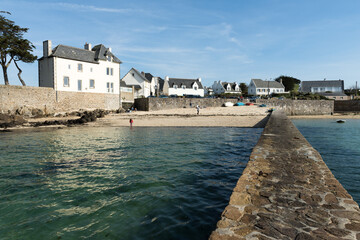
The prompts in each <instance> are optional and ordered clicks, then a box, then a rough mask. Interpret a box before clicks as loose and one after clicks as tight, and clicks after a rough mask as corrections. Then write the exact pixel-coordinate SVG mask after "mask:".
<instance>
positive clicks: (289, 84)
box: [275, 75, 301, 92]
mask: <svg viewBox="0 0 360 240" xmlns="http://www.w3.org/2000/svg"><path fill="white" fill-rule="evenodd" d="M281 80H282V84H283V85H284V87H285V91H286V92H289V91H294V90H295V91H297V90H298V89H297V88H298V86H299V84H300V83H301V81H300V80H299V79H297V78H294V77H289V76H284V75H281V76H280V77H277V78H275V81H277V82H280V81H281Z"/></svg>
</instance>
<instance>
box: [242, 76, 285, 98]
mask: <svg viewBox="0 0 360 240" xmlns="http://www.w3.org/2000/svg"><path fill="white" fill-rule="evenodd" d="M279 93H285V87H284V85H283V84H282V82H277V81H263V80H261V79H251V81H250V84H249V87H248V94H249V95H253V96H270V95H272V94H279Z"/></svg>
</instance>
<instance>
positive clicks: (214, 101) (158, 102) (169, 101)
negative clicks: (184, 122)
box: [135, 98, 238, 111]
mask: <svg viewBox="0 0 360 240" xmlns="http://www.w3.org/2000/svg"><path fill="white" fill-rule="evenodd" d="M225 102H232V103H237V102H238V100H237V99H226V98H225V99H224V98H139V99H135V107H136V108H137V109H138V110H141V111H156V110H164V109H175V108H190V104H191V106H192V107H195V106H196V105H199V106H201V107H221V106H222V105H223V104H224V103H225Z"/></svg>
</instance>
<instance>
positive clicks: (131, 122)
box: [129, 118, 134, 128]
mask: <svg viewBox="0 0 360 240" xmlns="http://www.w3.org/2000/svg"><path fill="white" fill-rule="evenodd" d="M129 122H130V128H132V124H133V122H134V120H132V118H130V121H129Z"/></svg>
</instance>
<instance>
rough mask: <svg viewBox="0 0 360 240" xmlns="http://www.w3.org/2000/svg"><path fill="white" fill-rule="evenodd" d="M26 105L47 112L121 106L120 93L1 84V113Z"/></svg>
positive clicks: (13, 110) (116, 107) (12, 111)
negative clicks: (57, 89) (84, 91)
mask: <svg viewBox="0 0 360 240" xmlns="http://www.w3.org/2000/svg"><path fill="white" fill-rule="evenodd" d="M24 106H26V107H27V108H37V109H40V110H42V111H44V112H45V113H55V112H69V111H76V110H80V109H97V108H100V109H105V110H115V109H118V108H119V95H116V94H102V93H83V92H61V91H55V90H54V89H52V88H44V87H23V86H6V85H0V113H8V112H10V113H14V112H15V111H16V110H17V109H19V108H22V107H24Z"/></svg>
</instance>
